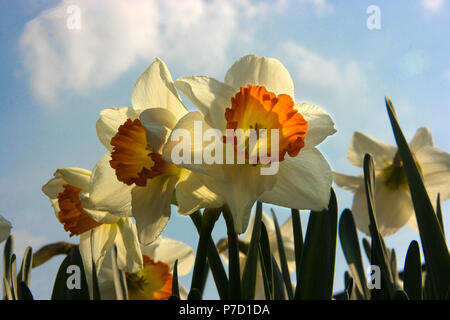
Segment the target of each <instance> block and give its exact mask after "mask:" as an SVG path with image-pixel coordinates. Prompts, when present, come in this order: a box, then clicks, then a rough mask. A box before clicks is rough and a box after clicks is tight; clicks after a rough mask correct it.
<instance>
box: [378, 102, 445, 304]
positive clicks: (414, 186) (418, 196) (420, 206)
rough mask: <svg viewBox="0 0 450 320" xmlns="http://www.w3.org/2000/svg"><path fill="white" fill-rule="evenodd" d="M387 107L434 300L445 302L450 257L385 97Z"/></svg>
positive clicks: (413, 163) (417, 171)
mask: <svg viewBox="0 0 450 320" xmlns="http://www.w3.org/2000/svg"><path fill="white" fill-rule="evenodd" d="M386 107H387V112H388V115H389V119H390V121H391V125H392V129H393V132H394V136H395V140H396V142H397V146H398V151H399V154H400V157H401V159H402V162H403V165H404V170H405V174H406V178H407V180H408V185H409V190H410V192H411V198H412V201H413V205H414V211H415V213H416V219H417V225H418V227H419V234H420V239H421V242H422V248H423V253H424V256H425V263H426V265H427V273H429V275H430V277H431V283H432V289H433V292H434V298H436V299H445V297H446V294H447V290H448V288H449V285H450V255H449V252H448V248H447V244H446V242H445V238H444V234H443V232H442V229H441V227H440V224H439V221H438V219H437V216H436V214H435V212H434V209H433V206H432V204H431V201H430V198H429V196H428V193H427V191H426V189H425V185H424V183H423V180H422V177H421V174H420V172H419V169H418V167H417V164H416V162H415V161H414V157H413V155H412V153H411V150H410V148H409V145H408V142H407V141H406V139H405V136H404V135H403V132H402V130H401V128H400V125H399V123H398V120H397V115H396V114H395V109H394V106H393V104H392V101H391V100H390V99H389V98H388V97H386Z"/></svg>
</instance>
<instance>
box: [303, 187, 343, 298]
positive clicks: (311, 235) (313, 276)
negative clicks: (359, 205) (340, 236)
mask: <svg viewBox="0 0 450 320" xmlns="http://www.w3.org/2000/svg"><path fill="white" fill-rule="evenodd" d="M336 238H337V202H336V194H335V193H334V190H333V189H331V197H330V202H329V204H328V209H326V210H323V211H321V212H314V211H312V212H311V215H310V217H309V221H308V228H307V231H306V238H305V246H304V248H303V255H302V262H301V266H300V283H299V285H298V286H297V288H296V290H295V299H327V300H328V299H331V298H332V293H333V279H334V263H335V257H336Z"/></svg>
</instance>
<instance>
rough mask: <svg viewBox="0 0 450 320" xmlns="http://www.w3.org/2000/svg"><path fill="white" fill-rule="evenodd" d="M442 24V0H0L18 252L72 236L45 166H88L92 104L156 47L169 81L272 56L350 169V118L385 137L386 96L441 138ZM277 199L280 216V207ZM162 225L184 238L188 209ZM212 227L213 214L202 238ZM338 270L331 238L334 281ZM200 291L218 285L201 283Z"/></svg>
mask: <svg viewBox="0 0 450 320" xmlns="http://www.w3.org/2000/svg"><path fill="white" fill-rule="evenodd" d="M70 5H76V6H78V7H79V8H80V9H81V16H80V18H81V19H80V26H81V29H79V30H71V29H69V28H67V25H66V22H67V18H68V17H69V16H70V14H68V13H67V8H68V7H69V6H70ZM370 5H377V6H378V7H379V9H380V18H381V20H380V21H381V29H379V30H369V29H368V28H367V26H366V21H367V19H368V17H369V14H367V13H366V9H367V8H368V7H369V6H370ZM449 36H450V4H449V2H448V1H446V0H414V1H411V0H403V1H400V0H398V1H376V0H371V1H363V0H358V1H356V0H355V1H339V2H337V1H333V2H331V1H329V0H292V1H288V0H285V1H283V0H278V1H251V0H232V1H228V2H224V1H216V0H212V1H207V0H190V1H175V0H174V1H164V2H163V1H156V0H155V1H133V2H130V1H126V3H125V1H119V0H111V1H88V0H84V1H82V0H78V1H76V0H74V1H44V0H41V1H31V0H21V1H12V0H10V1H6V0H2V1H0V51H1V53H2V54H1V57H2V59H1V61H0V66H1V69H0V70H1V71H0V102H1V103H0V112H1V117H0V155H1V162H0V163H1V165H0V203H1V204H2V205H1V206H0V214H1V215H3V216H4V217H6V218H7V219H8V220H9V221H11V222H12V224H13V234H14V235H15V237H16V248H17V254H18V255H19V256H20V255H21V254H22V252H23V250H24V248H25V246H26V245H27V244H30V245H32V246H33V248H34V249H38V248H39V247H40V246H42V245H44V244H47V243H50V242H54V241H60V240H65V241H71V242H76V241H77V240H76V239H74V238H73V239H69V237H68V235H67V234H66V233H65V232H64V230H63V229H62V227H61V225H60V224H59V222H58V221H57V220H56V219H55V217H54V215H53V212H52V210H51V207H50V205H49V202H48V200H47V199H46V197H45V196H44V195H43V194H42V193H41V191H40V187H41V186H42V185H43V184H44V183H45V182H46V181H47V180H48V179H49V178H50V177H51V176H52V174H53V172H54V170H55V169H57V168H60V167H66V166H78V167H83V168H87V169H91V168H92V167H93V166H94V164H95V163H96V161H97V160H98V159H99V158H100V156H101V155H102V154H103V153H104V151H105V150H104V148H103V146H102V145H101V144H100V142H99V141H98V139H97V137H96V133H95V121H96V120H97V118H98V115H99V112H100V110H101V109H103V108H107V107H117V106H127V105H130V104H131V101H130V97H131V90H132V88H133V85H134V82H135V81H136V79H137V77H138V76H139V74H140V73H141V72H142V71H143V70H144V69H145V68H146V67H147V66H148V65H149V64H150V63H151V62H152V61H153V60H154V59H155V57H160V58H161V59H163V60H164V61H165V62H166V63H167V64H168V67H169V69H170V71H171V73H172V76H173V78H174V79H175V78H177V77H181V76H188V75H192V74H208V75H210V76H213V77H216V78H217V79H219V80H222V79H223V77H224V75H225V72H226V70H227V69H228V67H229V66H230V65H231V63H233V61H234V60H235V59H237V58H239V57H240V56H242V55H245V54H248V53H255V54H257V55H261V56H270V57H275V58H277V59H279V60H280V61H281V62H282V63H283V64H284V65H285V66H286V67H287V69H288V70H289V71H290V73H291V75H292V78H293V80H294V84H295V90H296V91H295V95H296V100H297V101H308V102H312V103H315V104H317V105H320V106H321V107H323V108H324V109H325V110H327V111H328V112H329V113H330V114H331V116H332V117H333V119H334V121H335V123H336V128H337V130H338V133H337V134H335V135H334V136H332V137H330V138H328V139H327V140H326V141H325V142H324V143H323V144H321V145H320V147H319V149H320V150H321V151H322V152H323V153H324V154H325V155H326V157H327V159H328V161H329V163H330V165H331V166H332V168H333V169H335V170H336V171H340V172H345V173H348V174H357V173H359V171H358V169H357V168H354V167H352V166H351V165H350V164H349V163H348V162H347V159H346V154H347V149H348V145H349V141H350V137H351V135H352V134H353V132H354V131H355V130H359V131H362V132H365V133H367V134H368V135H370V136H373V137H376V138H377V139H379V140H382V141H385V142H388V143H392V144H393V143H394V139H393V136H392V131H391V128H390V126H389V122H388V119H387V115H386V111H385V107H384V96H385V95H388V96H390V97H391V98H392V100H393V102H394V104H395V105H396V108H397V113H398V116H399V118H400V123H401V125H402V127H403V129H404V132H405V133H406V135H407V137H408V138H411V137H412V135H413V134H414V132H415V130H416V129H417V128H419V127H420V126H424V125H425V126H428V127H429V128H430V129H431V130H432V132H433V136H434V142H435V145H436V146H437V147H438V148H440V149H443V150H445V151H448V150H450V140H449V139H448V136H449V130H448V119H449V110H450V60H449V54H448V53H449V51H450V42H449V41H448V39H449ZM185 101H186V99H185ZM337 194H338V203H339V208H340V211H342V210H343V209H344V208H346V207H350V206H351V199H352V197H351V194H350V193H348V192H345V191H341V190H339V189H337ZM448 209H449V205H448V204H447V203H445V204H444V211H445V210H447V211H448ZM276 210H277V212H279V214H278V218H279V220H281V221H284V220H285V219H286V218H287V217H288V212H289V211H288V210H287V209H281V208H280V209H278V208H276ZM267 211H268V210H267ZM303 216H304V217H305V218H306V216H307V215H306V213H304V214H303ZM445 223H446V227H447V229H449V230H450V219H449V218H448V217H445ZM304 227H305V228H306V221H305V225H304ZM164 234H165V235H166V236H169V237H172V238H175V239H178V240H181V241H185V242H186V243H188V244H190V245H191V246H192V247H194V248H195V246H196V240H197V238H196V233H195V230H194V228H193V227H192V225H191V223H190V220H189V219H188V218H186V217H181V216H179V215H177V214H176V213H175V212H174V214H173V219H172V220H171V222H170V224H169V227H168V228H167V229H166V231H165V232H164ZM193 234H194V235H195V237H193V236H192V235H193ZM447 234H448V233H447ZM224 236H225V229H224V226H223V223H220V224H219V225H218V226H217V227H216V229H215V231H214V237H215V239H216V240H218V239H219V238H221V237H224ZM413 239H418V235H417V234H416V233H415V232H414V231H412V230H411V229H409V228H408V227H405V228H403V229H402V230H401V231H400V232H399V233H397V234H396V235H394V236H392V237H389V238H387V243H388V245H389V246H391V247H394V248H395V249H396V251H397V255H398V263H399V268H401V267H402V265H403V261H404V255H405V253H406V249H407V247H408V244H409V242H410V241H411V240H413ZM61 260H62V258H55V259H53V260H52V261H50V262H49V263H47V264H46V265H44V266H41V267H39V268H37V269H35V270H33V274H32V286H31V288H32V291H33V293H34V295H35V296H36V297H37V298H41V299H46V298H49V297H50V292H51V287H52V283H53V280H54V276H55V273H56V270H57V268H58V266H59V263H60V262H61ZM345 269H346V265H345V260H344V258H343V256H342V253H341V251H340V247H338V251H337V262H336V275H335V279H336V280H335V290H336V291H338V290H341V289H342V288H343V280H342V279H343V272H344V271H345ZM188 280H189V279H184V281H185V283H188ZM211 283H212V281H210V284H211ZM206 293H207V297H211V298H214V297H216V295H215V293H214V288H213V286H212V285H208V288H207V292H206Z"/></svg>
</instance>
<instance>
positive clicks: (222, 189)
mask: <svg viewBox="0 0 450 320" xmlns="http://www.w3.org/2000/svg"><path fill="white" fill-rule="evenodd" d="M221 167H222V170H221V174H222V176H221V178H220V179H219V178H217V179H208V180H205V183H206V184H207V187H208V188H209V189H211V190H212V191H213V192H215V193H218V194H220V195H221V196H222V197H223V198H224V199H225V202H226V203H227V204H228V206H229V207H230V210H231V213H232V215H233V222H234V228H235V231H236V232H237V233H243V232H245V230H246V229H247V226H248V222H249V219H250V211H251V209H252V207H253V205H254V204H255V202H256V200H257V199H258V198H259V197H260V196H261V194H263V193H264V192H265V191H267V190H271V189H272V188H273V187H274V185H275V182H276V180H277V175H261V168H260V167H259V166H253V165H250V164H243V165H232V164H230V165H226V164H225V165H222V166H221Z"/></svg>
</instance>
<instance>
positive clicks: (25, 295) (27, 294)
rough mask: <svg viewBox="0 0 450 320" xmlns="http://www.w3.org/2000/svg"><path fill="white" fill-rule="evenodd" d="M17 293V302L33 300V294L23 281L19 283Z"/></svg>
mask: <svg viewBox="0 0 450 320" xmlns="http://www.w3.org/2000/svg"><path fill="white" fill-rule="evenodd" d="M18 293H19V300H34V298H33V294H32V293H31V291H30V289H29V288H28V286H27V284H26V283H25V281H22V280H21V281H19V285H18Z"/></svg>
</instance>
